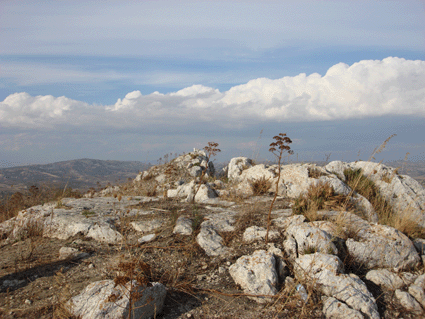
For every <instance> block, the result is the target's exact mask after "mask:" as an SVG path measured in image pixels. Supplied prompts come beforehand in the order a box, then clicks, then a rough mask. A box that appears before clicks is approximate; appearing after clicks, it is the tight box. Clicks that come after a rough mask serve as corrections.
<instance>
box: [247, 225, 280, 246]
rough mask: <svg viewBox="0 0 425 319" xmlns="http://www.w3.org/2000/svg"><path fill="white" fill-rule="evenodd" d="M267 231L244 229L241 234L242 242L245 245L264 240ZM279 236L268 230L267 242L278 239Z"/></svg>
mask: <svg viewBox="0 0 425 319" xmlns="http://www.w3.org/2000/svg"><path fill="white" fill-rule="evenodd" d="M266 233H267V229H266V228H264V227H258V226H251V227H248V228H247V229H245V232H244V233H243V240H244V241H245V242H247V243H252V242H254V241H259V240H265V238H266ZM279 236H280V234H279V232H278V231H275V230H270V231H269V240H273V239H276V238H279Z"/></svg>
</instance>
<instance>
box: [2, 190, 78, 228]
mask: <svg viewBox="0 0 425 319" xmlns="http://www.w3.org/2000/svg"><path fill="white" fill-rule="evenodd" d="M64 197H74V198H81V197H82V194H81V192H80V191H78V190H73V189H72V188H65V189H60V188H57V187H49V186H47V185H44V184H43V185H39V186H35V185H33V186H31V187H30V188H29V189H28V190H27V191H24V192H16V193H14V194H12V195H10V196H7V197H6V198H3V199H2V200H1V199H0V223H1V222H4V221H6V220H8V219H10V218H12V217H15V216H16V215H17V214H18V212H19V211H21V210H24V209H27V208H29V207H32V206H36V205H43V204H44V203H48V202H52V201H56V202H58V204H59V205H60V203H61V202H60V201H61V199H62V198H64Z"/></svg>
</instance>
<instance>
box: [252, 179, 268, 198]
mask: <svg viewBox="0 0 425 319" xmlns="http://www.w3.org/2000/svg"><path fill="white" fill-rule="evenodd" d="M249 186H250V187H251V190H252V193H253V195H254V196H259V195H265V194H267V193H268V191H269V189H270V188H271V187H272V183H271V181H270V179H269V178H266V177H265V176H261V177H260V178H258V179H254V180H251V181H249Z"/></svg>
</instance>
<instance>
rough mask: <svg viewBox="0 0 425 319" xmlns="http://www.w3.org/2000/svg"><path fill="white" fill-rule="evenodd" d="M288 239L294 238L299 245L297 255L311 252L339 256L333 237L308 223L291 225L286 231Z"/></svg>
mask: <svg viewBox="0 0 425 319" xmlns="http://www.w3.org/2000/svg"><path fill="white" fill-rule="evenodd" d="M286 235H287V238H291V237H292V238H294V240H295V241H296V244H297V255H303V254H305V253H307V252H309V251H310V250H313V252H323V253H331V254H337V253H338V250H337V248H336V247H335V244H334V243H333V242H332V236H331V235H329V234H328V233H327V232H325V231H323V230H321V229H319V228H317V227H314V226H312V225H309V224H307V223H302V224H291V225H290V226H289V227H288V228H287V229H286Z"/></svg>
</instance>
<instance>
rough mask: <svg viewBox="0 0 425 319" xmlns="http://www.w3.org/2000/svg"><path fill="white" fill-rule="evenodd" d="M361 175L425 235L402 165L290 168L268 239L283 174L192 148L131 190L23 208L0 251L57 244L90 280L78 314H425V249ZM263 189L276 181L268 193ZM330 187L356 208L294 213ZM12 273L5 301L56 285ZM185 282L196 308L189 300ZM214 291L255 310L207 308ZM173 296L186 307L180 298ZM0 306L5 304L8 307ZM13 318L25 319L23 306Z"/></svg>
mask: <svg viewBox="0 0 425 319" xmlns="http://www.w3.org/2000/svg"><path fill="white" fill-rule="evenodd" d="M359 169H360V170H361V173H362V174H363V175H364V176H367V178H369V179H370V180H371V181H373V182H374V184H375V185H376V187H377V188H378V189H379V193H380V194H381V195H382V196H383V197H384V198H385V199H386V201H387V202H388V203H389V204H390V205H391V207H392V208H393V212H394V215H395V216H394V217H398V218H399V219H400V220H404V221H405V222H410V223H412V224H414V225H415V227H417V228H424V227H425V214H424V210H425V190H424V188H423V187H422V186H421V185H420V184H419V183H418V182H416V181H415V180H413V179H412V178H410V177H409V176H407V175H399V174H398V173H397V170H396V169H394V168H391V167H388V166H386V165H382V164H378V163H372V162H353V163H344V162H340V161H335V162H331V163H329V164H327V165H325V166H323V167H320V166H317V165H314V164H288V165H283V166H282V168H281V178H280V184H279V185H278V194H277V195H278V200H277V202H276V205H275V206H274V207H273V211H272V215H271V216H272V219H271V229H270V232H269V242H268V243H265V236H266V228H267V224H266V217H267V213H268V209H269V207H270V202H271V198H272V196H271V195H274V192H275V190H276V182H277V180H278V176H277V174H278V166H277V165H264V164H260V165H255V164H254V163H253V161H252V160H250V159H248V158H246V157H237V158H233V159H232V160H231V161H230V163H229V165H228V166H227V167H226V168H225V170H224V171H223V172H215V169H214V165H213V163H212V162H210V161H209V159H208V157H207V155H206V153H205V152H204V151H198V150H194V151H193V152H191V153H189V154H185V155H182V156H179V157H178V158H176V159H174V160H172V161H171V162H170V163H168V164H164V165H158V166H154V167H151V168H150V169H149V170H147V171H144V172H141V173H140V174H139V175H137V177H136V178H135V179H134V180H133V181H132V182H131V183H129V184H127V185H122V186H116V187H108V188H106V189H104V190H103V191H101V192H98V193H93V192H91V193H88V194H87V195H86V196H85V198H82V199H72V198H64V199H62V200H61V202H60V203H47V204H44V205H41V206H34V207H32V208H30V209H27V210H25V211H21V212H20V213H19V214H18V216H16V217H14V218H12V219H10V220H8V221H6V222H4V223H2V224H0V236H1V238H3V241H2V246H1V247H2V250H7V249H8V251H9V252H12V251H13V245H17V244H18V245H19V243H21V242H24V243H26V242H27V241H28V240H30V243H32V241H31V236H30V234H31V233H35V234H36V235H35V236H39V237H40V238H41V239H40V241H42V240H45V239H55V240H57V241H58V245H59V246H60V247H59V248H60V249H57V252H50V253H52V254H53V255H54V254H56V255H55V257H52V258H54V259H55V258H56V259H57V260H65V261H66V262H68V263H70V262H72V263H73V266H66V267H65V268H67V267H68V268H67V269H65V270H64V272H65V274H66V273H68V274H71V273H72V274H75V273H74V272H82V271H84V272H85V273H86V274H87V276H86V278H85V279H84V280H83V279H80V285H79V288H80V289H79V290H78V291H77V289H75V291H73V293H71V294H70V295H69V296H68V297H69V298H66V300H63V302H62V305H61V306H62V307H63V308H64V309H65V310H66V311H68V312H69V313H70V314H73V315H75V316H80V317H81V318H121V317H123V316H126V317H127V316H128V314H129V313H131V314H132V318H150V317H154V316H158V317H159V316H162V317H163V318H210V317H216V318H226V317H234V316H235V314H237V316H241V313H240V311H244V313H243V315H242V317H244V318H251V317H252V318H259V317H261V318H269V317H270V318H274V317H278V318H280V317H282V318H284V317H285V316H288V317H291V316H293V315H294V314H297V316H300V314H302V315H305V316H309V317H317V318H393V317H394V318H396V317H397V313H399V312H400V311H404V312H407V316H411V318H414V317H415V316H418V315H423V309H424V308H423V307H424V306H425V291H424V289H425V279H424V278H425V274H424V264H423V263H424V260H425V253H424V247H425V240H423V239H421V238H412V237H409V236H407V235H409V234H407V235H406V234H404V233H402V232H401V231H399V230H397V229H396V228H394V227H391V226H388V225H383V224H380V223H379V221H380V216H379V212H377V211H376V210H375V209H374V207H373V206H372V204H371V203H370V202H369V201H368V199H366V198H365V197H363V196H362V195H361V194H359V193H357V192H355V191H353V190H352V189H351V188H350V187H349V186H348V184H347V183H346V174H345V171H346V170H359ZM220 176H221V178H218V177H220ZM201 177H202V180H201ZM256 181H259V182H261V183H262V185H263V186H264V185H266V186H267V187H266V189H265V190H263V191H262V194H261V195H260V196H259V195H258V194H257V193H256V189H255V187H254V186H253V185H254V184H255V182H256ZM323 184H327V185H330V186H332V189H333V191H334V195H335V196H344V198H346V199H347V203H349V205H347V207H348V206H349V207H352V209H350V210H341V209H332V208H329V209H319V210H318V211H317V212H316V215H315V216H316V218H314V220H313V219H312V218H310V219H309V218H307V217H306V216H303V215H297V214H294V210H293V209H292V208H293V207H294V205H295V202H296V201H297V200H299V198H300V196H301V195H303V194H306V193H307V192H308V190H309V188H311V187H315V186H316V187H320V185H323ZM148 195H149V196H148ZM37 238H38V237H37ZM105 251H106V252H105ZM53 255H52V256H53ZM105 256H108V258H106V261H105ZM56 259H55V262H56ZM14 262H15V264H16V259H15V261H14ZM12 264H13V262H12V260H5V261H4V262H3V264H2V265H1V266H2V269H3V271H2V272H3V273H2V274H1V277H0V289H1V291H0V293H1V294H2V296H4V300H6V301H8V302H9V306H10V303H12V304H13V302H11V301H10V300H9V299H8V298H9V297H8V294H9V293H10V292H11V291H12V292H13V294H14V295H16V296H19V292H20V291H21V290H23V289H27V290H26V292H27V293H29V292H30V291H31V289H35V288H34V287H32V286H33V285H36V283H37V280H41V279H42V278H41V277H44V278H46V277H48V275H45V274H44V275H37V276H36V277H34V278H31V279H28V269H25V270H24V271H16V269H15V271H12V270H11V269H12V268H13V267H12ZM50 264H53V262H51V263H50ZM50 264H49V265H50ZM59 264H60V262H59ZM66 265H68V264H66ZM87 265H88V266H87ZM90 265H92V267H91V268H90V269H86V268H84V267H89V266H90ZM15 268H16V266H15ZM33 268H34V267H30V268H29V270H30V271H31V269H33ZM55 271H56V270H55ZM53 272H54V271H53ZM88 274H92V275H91V276H89V275H88ZM25 276H27V278H25ZM50 276H52V274H50ZM170 276H171V277H173V276H174V277H173V278H174V279H173V278H170ZM94 278H97V279H98V280H94ZM164 278H167V280H165V279H164ZM70 280H71V279H70ZM179 282H184V284H183V283H179ZM39 285H41V284H39ZM30 286H31V289H30ZM82 286H84V287H82ZM189 286H190V287H191V289H192V291H191V293H192V294H194V295H196V298H195V300H193V299H190V298H189V299H187V298H186V297H184V298H186V299H184V298H183V297H182V293H183V294H184V291H187V290H188V289H189V288H188V287H189ZM183 287H186V288H184V289H183ZM214 293H215V294H216V295H218V296H226V298H235V297H238V296H239V297H240V296H244V297H246V298H245V299H244V300H254V301H255V303H254V306H253V305H252V304H249V303H248V304H249V306H248V304H243V303H242V304H237V305H235V306H234V307H229V306H228V305H227V306H226V305H223V304H220V303H215V302H214V301H213V300H211V299H213V298H212V297H211V295H214ZM173 294H176V295H177V296H180V297H181V298H183V299H184V302H183V303H180V304H178V305H176V304H175V303H173V302H172V301H171V299H172V298H176V297H175V296H176V295H173ZM173 296H174V297H173ZM205 296H210V297H205ZM205 298H206V299H205ZM223 298H224V297H223ZM15 300H17V299H15ZM226 300H227V299H226ZM227 302H228V304H231V303H232V302H233V301H227ZM30 303H32V301H31V300H30ZM39 303H40V305H41V303H42V301H41V300H40V301H39ZM35 304H36V303H35ZM35 304H34V305H33V307H34V309H35V307H36V305H35ZM255 305H257V306H255ZM18 306H19V305H16V306H15V308H18ZM1 307H2V308H0V309H6V308H7V307H6V302H4V303H3V304H2V305H1ZM28 307H29V308H31V307H30V305H28ZM39 307H41V306H39ZM9 308H12V309H13V306H12V307H9ZM43 309H44V308H43ZM65 310H64V311H65ZM4 311H5V312H4V315H5V316H10V317H16V316H18V317H19V316H20V312H19V311H17V310H7V311H6V310H4ZM28 311H30V310H28ZM297 311H298V313H297ZM23 313H25V311H24V312H23ZM47 317H48V314H46V318H47ZM406 318H407V317H406Z"/></svg>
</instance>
